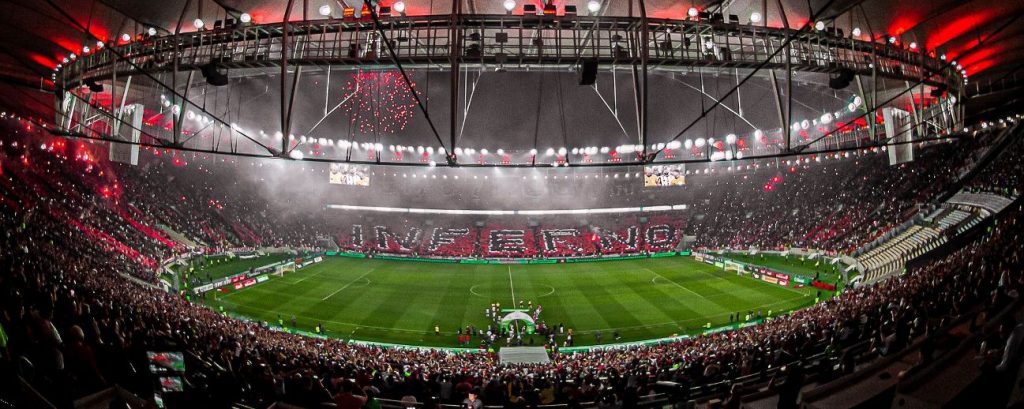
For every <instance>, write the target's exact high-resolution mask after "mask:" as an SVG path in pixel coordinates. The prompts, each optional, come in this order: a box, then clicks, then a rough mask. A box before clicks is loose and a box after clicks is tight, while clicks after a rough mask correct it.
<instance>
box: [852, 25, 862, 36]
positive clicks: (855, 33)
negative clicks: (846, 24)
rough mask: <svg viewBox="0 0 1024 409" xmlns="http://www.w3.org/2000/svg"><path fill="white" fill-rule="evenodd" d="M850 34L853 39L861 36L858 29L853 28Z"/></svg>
mask: <svg viewBox="0 0 1024 409" xmlns="http://www.w3.org/2000/svg"><path fill="white" fill-rule="evenodd" d="M851 34H853V36H854V37H860V35H861V31H860V27H854V28H853V31H852V32H851Z"/></svg>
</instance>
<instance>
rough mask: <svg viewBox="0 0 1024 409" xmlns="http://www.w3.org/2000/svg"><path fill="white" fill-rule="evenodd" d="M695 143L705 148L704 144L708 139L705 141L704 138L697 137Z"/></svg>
mask: <svg viewBox="0 0 1024 409" xmlns="http://www.w3.org/2000/svg"><path fill="white" fill-rule="evenodd" d="M694 143H695V144H696V145H697V147H698V148H703V147H704V144H705V143H707V141H705V140H704V138H697V140H696V141H694Z"/></svg>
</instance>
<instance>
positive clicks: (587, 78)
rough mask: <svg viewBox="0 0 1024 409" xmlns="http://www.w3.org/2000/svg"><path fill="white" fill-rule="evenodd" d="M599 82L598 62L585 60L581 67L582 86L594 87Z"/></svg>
mask: <svg viewBox="0 0 1024 409" xmlns="http://www.w3.org/2000/svg"><path fill="white" fill-rule="evenodd" d="M596 82H597V60H596V59H590V60H583V64H582V65H581V66H580V85H594V84H595V83H596Z"/></svg>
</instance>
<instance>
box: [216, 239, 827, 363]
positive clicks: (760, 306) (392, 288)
mask: <svg viewBox="0 0 1024 409" xmlns="http://www.w3.org/2000/svg"><path fill="white" fill-rule="evenodd" d="M813 293H814V291H813V289H807V288H803V289H794V288H786V287H780V286H778V285H774V284H769V283H765V282H762V281H760V280H755V279H752V278H749V277H740V276H737V275H736V274H735V273H733V272H725V271H722V270H720V269H718V268H716V267H714V266H710V265H707V264H704V263H699V262H696V261H694V260H693V259H691V258H689V257H666V258H652V259H638V260H621V261H605V262H585V263H569V264H546V265H545V264H532V265H496V264H480V265H478V264H434V263H423V262H415V261H385V260H370V259H350V258H333V257H332V258H327V259H326V260H325V261H324V262H322V263H320V264H316V265H313V266H310V267H307V268H305V269H302V270H299V271H297V272H294V273H288V274H286V275H285V276H284V277H274V278H272V279H271V280H269V281H267V282H265V283H262V284H257V285H255V286H253V287H250V288H247V289H244V290H241V291H232V292H230V293H227V294H222V293H218V292H216V291H211V292H209V293H207V294H206V302H207V303H208V304H209V305H211V306H214V307H221V306H222V307H223V308H224V309H225V311H228V312H231V313H235V314H239V315H243V316H247V317H251V318H255V319H259V320H264V321H268V322H270V323H273V324H276V323H277V321H278V317H279V316H280V317H281V318H282V319H283V320H284V321H285V325H286V326H290V321H291V317H292V316H295V317H296V320H297V327H298V329H301V330H306V331H312V329H313V327H314V326H315V325H316V324H317V322H322V323H323V325H324V327H325V329H326V332H327V335H329V336H333V337H337V338H343V339H358V340H363V341H377V342H389V343H399V344H409V345H424V346H449V347H450V346H455V345H456V344H457V342H456V335H455V333H456V330H457V329H458V328H459V327H464V326H466V325H470V324H472V325H476V326H486V325H487V323H488V322H489V321H488V319H487V317H486V316H485V310H486V308H487V307H488V306H489V305H490V304H491V303H492V302H500V303H501V305H502V307H503V308H505V307H508V306H510V305H511V304H512V301H513V298H514V299H515V300H516V301H518V300H532V301H533V302H534V304H535V305H536V304H540V305H542V306H543V313H542V314H541V321H545V322H546V323H547V324H548V325H558V324H559V323H562V324H564V325H565V326H566V328H573V329H574V330H575V332H576V334H577V336H576V345H577V346H579V345H590V344H594V343H595V337H594V333H595V332H596V331H598V330H600V331H602V332H603V333H604V337H603V343H610V342H613V340H612V336H611V335H612V332H613V331H618V332H619V333H620V334H621V336H622V341H635V340H644V339H653V338H662V337H668V336H672V335H675V334H684V333H694V332H699V331H701V329H702V327H703V326H704V325H705V324H706V323H707V322H711V323H712V325H713V326H718V325H724V324H728V323H729V316H730V314H734V313H743V314H746V313H747V311H748V310H753V311H754V312H755V314H756V312H757V311H758V310H762V311H763V313H764V314H767V313H768V310H772V311H773V312H774V314H776V315H777V314H779V313H780V312H782V311H790V310H793V309H798V308H801V307H804V306H807V305H810V304H811V303H813V301H814V295H813ZM434 325H438V326H440V328H441V331H442V335H441V336H437V335H434V331H433V329H434ZM536 341H537V342H542V340H541V339H540V338H539V337H538V338H537V339H536Z"/></svg>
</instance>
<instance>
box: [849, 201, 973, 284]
mask: <svg viewBox="0 0 1024 409" xmlns="http://www.w3.org/2000/svg"><path fill="white" fill-rule="evenodd" d="M948 206H949V207H947V210H946V211H941V212H938V213H939V214H935V213H933V214H932V216H934V219H933V220H932V222H928V221H924V220H923V222H924V226H923V224H913V226H911V227H910V228H909V229H907V230H905V231H903V232H902V233H900V234H898V235H896V236H895V237H892V238H891V239H889V240H887V241H886V242H884V243H882V244H881V245H879V246H878V247H874V248H873V249H871V250H869V251H867V252H865V253H863V254H861V255H859V256H857V261H859V262H860V263H861V264H862V265H863V267H864V270H865V275H864V279H863V282H864V283H865V284H871V283H876V282H878V281H879V280H882V279H885V278H886V277H889V276H891V275H893V274H897V273H899V272H901V271H903V268H904V267H905V265H906V261H907V260H910V259H912V258H914V257H918V256H920V255H922V254H924V253H926V252H928V251H931V250H932V249H934V248H936V247H938V246H940V245H942V244H943V243H945V242H946V241H947V240H948V237H949V236H952V235H956V234H958V233H961V232H963V227H964V226H974V224H976V223H977V222H979V221H981V219H983V218H984V217H985V216H987V215H988V214H983V213H982V212H980V211H977V210H964V209H961V208H957V207H956V206H954V205H948ZM968 209H970V208H969V207H968ZM926 219H927V218H926Z"/></svg>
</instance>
